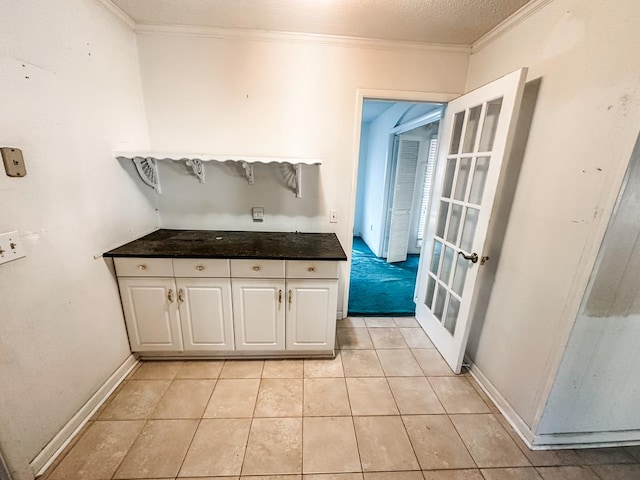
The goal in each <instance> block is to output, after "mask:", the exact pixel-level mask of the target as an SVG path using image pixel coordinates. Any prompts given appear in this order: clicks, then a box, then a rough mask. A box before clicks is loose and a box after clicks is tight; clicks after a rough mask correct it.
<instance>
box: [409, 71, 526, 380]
mask: <svg viewBox="0 0 640 480" xmlns="http://www.w3.org/2000/svg"><path fill="white" fill-rule="evenodd" d="M525 79H526V69H521V70H518V71H516V72H513V73H511V74H509V75H506V76H504V77H502V78H500V79H498V80H496V81H494V82H492V83H490V84H488V85H485V86H483V87H480V88H478V89H477V90H474V91H472V92H470V93H467V94H465V95H463V96H461V97H458V98H456V99H454V100H453V101H451V102H450V103H449V104H448V105H447V108H446V111H445V115H444V119H443V122H442V130H441V132H442V133H441V140H440V148H439V152H438V164H437V167H436V168H437V170H436V176H435V180H434V183H433V186H434V188H433V191H432V195H431V203H430V207H429V221H428V224H427V231H426V234H425V240H424V243H423V248H422V252H421V254H420V267H419V273H418V283H417V286H416V296H415V301H416V318H417V319H418V322H419V323H420V324H421V325H422V327H423V328H424V329H425V331H426V332H427V334H428V335H429V337H430V338H431V340H432V341H433V343H434V345H435V346H436V348H437V349H438V350H439V351H440V353H441V354H442V356H443V358H444V359H445V360H446V362H447V363H448V364H449V366H450V367H451V369H452V370H453V371H454V372H455V373H459V372H460V369H461V366H462V359H463V357H464V352H465V348H466V344H467V339H468V338H469V331H470V326H471V322H470V320H471V314H472V311H473V304H474V300H475V293H476V290H477V288H476V287H477V282H476V280H477V278H478V271H479V268H482V265H483V264H484V263H485V261H487V260H489V261H490V259H489V258H488V257H487V256H486V253H485V252H484V247H485V240H486V237H487V231H488V227H489V222H490V219H491V213H492V210H493V205H494V199H495V196H496V190H497V187H498V181H499V179H500V173H501V171H502V165H503V160H504V159H505V157H506V156H507V155H508V149H509V147H510V144H511V140H512V137H513V133H514V130H515V123H516V122H515V120H516V118H517V114H518V111H519V107H520V102H521V99H522V92H523V90H524V83H525Z"/></svg>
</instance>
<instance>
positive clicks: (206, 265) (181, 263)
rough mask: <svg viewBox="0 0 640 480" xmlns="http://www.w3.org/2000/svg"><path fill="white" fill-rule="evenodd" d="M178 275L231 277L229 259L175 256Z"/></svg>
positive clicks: (174, 262) (176, 274) (174, 268)
mask: <svg viewBox="0 0 640 480" xmlns="http://www.w3.org/2000/svg"><path fill="white" fill-rule="evenodd" d="M173 271H174V273H175V276H176V277H189V278H193V277H209V278H213V277H217V278H229V260H227V259H226V258H174V259H173Z"/></svg>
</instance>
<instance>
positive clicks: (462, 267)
mask: <svg viewBox="0 0 640 480" xmlns="http://www.w3.org/2000/svg"><path fill="white" fill-rule="evenodd" d="M468 269H469V261H468V260H465V259H464V258H463V257H462V255H458V260H457V261H456V271H455V273H454V274H453V284H452V286H451V288H452V289H453V291H454V292H456V293H457V294H458V295H460V296H462V292H463V291H464V281H465V280H466V279H467V270H468Z"/></svg>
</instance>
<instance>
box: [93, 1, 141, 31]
mask: <svg viewBox="0 0 640 480" xmlns="http://www.w3.org/2000/svg"><path fill="white" fill-rule="evenodd" d="M94 2H95V3H97V4H98V5H100V6H101V7H103V8H104V9H105V10H107V11H108V12H110V13H111V14H112V15H113V16H114V17H116V18H117V19H118V20H120V21H121V22H122V23H124V24H125V25H126V26H127V27H129V29H130V30H135V28H136V22H135V20H134V19H133V18H131V17H130V16H129V15H127V14H126V13H125V12H124V10H122V9H121V8H120V7H118V6H117V5H116V4H115V3H113V2H112V1H111V0H94Z"/></svg>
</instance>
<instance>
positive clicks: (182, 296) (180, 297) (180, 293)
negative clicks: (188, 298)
mask: <svg viewBox="0 0 640 480" xmlns="http://www.w3.org/2000/svg"><path fill="white" fill-rule="evenodd" d="M178 301H179V302H180V303H183V302H184V290H183V289H180V290H178Z"/></svg>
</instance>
